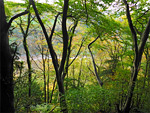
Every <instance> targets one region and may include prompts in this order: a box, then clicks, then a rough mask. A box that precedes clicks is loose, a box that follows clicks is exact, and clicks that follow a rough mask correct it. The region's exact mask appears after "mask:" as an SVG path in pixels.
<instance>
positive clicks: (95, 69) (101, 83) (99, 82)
mask: <svg viewBox="0 0 150 113" xmlns="http://www.w3.org/2000/svg"><path fill="white" fill-rule="evenodd" d="M98 38H99V36H98V37H97V38H96V39H95V40H94V41H92V42H91V43H90V44H89V45H88V49H89V51H90V54H91V57H92V62H93V66H94V72H95V75H96V78H97V81H98V84H99V85H100V86H102V85H103V82H102V81H101V79H100V78H99V75H98V73H97V68H96V64H95V60H94V56H93V54H92V51H91V49H90V46H91V45H92V44H93V43H94V42H95V41H96V40H97V39H98Z"/></svg>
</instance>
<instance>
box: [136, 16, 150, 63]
mask: <svg viewBox="0 0 150 113" xmlns="http://www.w3.org/2000/svg"><path fill="white" fill-rule="evenodd" d="M149 33H150V17H149V21H148V23H147V26H146V29H145V31H144V32H143V34H142V37H141V41H140V44H139V50H138V51H139V55H140V57H139V61H141V58H142V54H143V51H144V46H145V44H146V41H147V39H148V37H149Z"/></svg>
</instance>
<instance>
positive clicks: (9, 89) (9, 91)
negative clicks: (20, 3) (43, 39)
mask: <svg viewBox="0 0 150 113" xmlns="http://www.w3.org/2000/svg"><path fill="white" fill-rule="evenodd" d="M27 13H28V12H27V11H25V12H23V13H20V14H17V15H15V16H14V17H12V18H11V19H10V21H9V22H8V23H7V22H6V15H5V9H4V1H3V0H0V15H1V16H0V40H1V41H0V47H1V48H0V52H1V59H2V60H1V61H0V62H1V66H0V69H1V70H0V79H1V112H2V113H14V112H15V109H14V94H13V58H12V56H11V51H10V47H9V39H8V29H9V27H10V26H11V23H12V21H13V20H14V19H16V18H18V17H19V16H22V15H24V14H27Z"/></svg>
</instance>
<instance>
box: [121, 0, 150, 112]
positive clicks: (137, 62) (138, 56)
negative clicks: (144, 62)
mask: <svg viewBox="0 0 150 113" xmlns="http://www.w3.org/2000/svg"><path fill="white" fill-rule="evenodd" d="M123 2H124V4H125V6H126V15H127V19H128V23H129V27H130V30H131V33H132V37H133V44H134V49H135V58H134V63H133V69H132V72H131V73H132V75H131V79H130V82H129V89H128V94H127V99H126V101H125V104H124V106H122V107H121V110H119V111H118V112H121V113H129V111H130V109H131V101H132V97H133V91H134V88H135V83H136V79H137V75H138V69H139V67H140V63H141V59H142V54H143V51H144V46H145V44H146V41H147V39H148V37H149V32H150V18H149V20H148V23H147V26H146V29H145V31H144V32H143V33H142V36H141V40H140V43H139V45H138V44H137V34H136V31H135V29H134V27H133V23H132V20H131V15H130V11H129V5H128V3H127V1H126V0H123Z"/></svg>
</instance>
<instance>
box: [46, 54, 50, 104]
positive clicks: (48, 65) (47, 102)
mask: <svg viewBox="0 0 150 113" xmlns="http://www.w3.org/2000/svg"><path fill="white" fill-rule="evenodd" d="M47 67H48V77H47V103H49V102H50V101H49V73H50V66H49V56H48V65H47Z"/></svg>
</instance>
